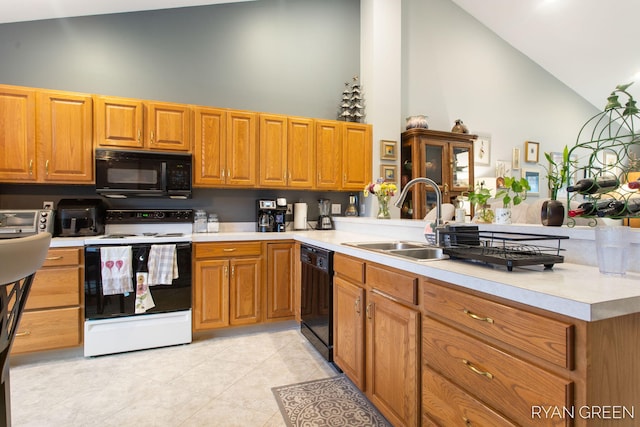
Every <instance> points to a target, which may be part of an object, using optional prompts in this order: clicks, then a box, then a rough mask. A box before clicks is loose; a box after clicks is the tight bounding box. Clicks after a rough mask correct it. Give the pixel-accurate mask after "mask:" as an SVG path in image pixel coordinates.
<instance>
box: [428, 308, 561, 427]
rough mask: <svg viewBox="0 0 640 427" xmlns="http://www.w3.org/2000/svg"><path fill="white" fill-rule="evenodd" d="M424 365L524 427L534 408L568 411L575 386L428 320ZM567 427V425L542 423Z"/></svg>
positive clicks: (559, 421)
mask: <svg viewBox="0 0 640 427" xmlns="http://www.w3.org/2000/svg"><path fill="white" fill-rule="evenodd" d="M423 326H424V330H423V347H422V348H423V354H424V355H425V360H426V364H427V365H428V366H429V367H431V368H433V369H434V370H435V371H437V372H439V373H441V374H442V375H443V376H444V377H446V378H448V379H449V380H451V381H455V383H456V384H458V385H459V386H460V387H461V388H463V389H464V390H465V391H466V392H467V393H469V394H472V395H473V396H474V397H475V398H477V399H479V400H482V401H483V402H485V403H486V404H487V405H488V406H490V407H493V408H495V409H497V410H498V411H500V412H501V413H503V414H505V415H506V416H508V417H509V418H510V419H512V420H514V421H515V422H516V423H518V424H521V425H527V424H529V423H530V422H531V410H532V409H531V408H532V406H542V407H557V408H563V407H566V408H569V407H571V406H572V405H573V383H572V382H571V381H570V380H567V379H564V378H561V377H558V376H556V375H554V374H552V373H550V372H547V371H545V370H543V369H540V368H538V367H536V366H534V365H531V364H529V363H527V362H525V361H523V360H521V359H518V358H516V357H514V356H512V355H510V354H508V353H505V352H503V351H500V350H498V349H496V348H494V347H492V346H490V345H487V344H485V343H484V342H482V341H479V340H477V339H474V338H473V337H471V336H469V335H467V334H465V333H462V332H460V331H457V330H455V329H453V328H450V327H449V326H446V325H444V324H442V323H440V322H438V321H436V320H434V319H431V318H429V317H425V319H424V323H423ZM541 421H544V422H547V423H549V424H543V425H563V424H564V423H565V422H568V420H562V419H558V418H549V419H543V420H541Z"/></svg>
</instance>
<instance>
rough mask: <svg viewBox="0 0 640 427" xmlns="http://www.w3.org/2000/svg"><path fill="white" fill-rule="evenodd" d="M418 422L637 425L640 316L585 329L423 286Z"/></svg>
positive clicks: (428, 283)
mask: <svg viewBox="0 0 640 427" xmlns="http://www.w3.org/2000/svg"><path fill="white" fill-rule="evenodd" d="M422 291H423V313H424V318H423V328H422V335H423V344H422V370H423V373H422V379H423V381H422V393H423V396H422V411H423V413H422V420H423V425H439V426H450V425H481V426H484V425H486V426H502V425H527V426H528V425H533V426H611V425H615V426H616V427H618V426H635V425H637V420H636V419H635V418H634V417H637V415H634V416H630V413H629V411H634V410H635V409H637V402H638V401H640V387H638V372H640V370H639V366H640V365H639V362H638V358H637V347H638V342H640V338H639V335H638V331H640V313H635V314H630V315H625V316H619V317H613V318H609V319H603V320H599V321H592V322H586V321H582V320H578V319H574V318H569V317H567V316H563V315H559V314H555V313H551V312H548V311H545V310H541V309H538V308H535V307H531V306H528V305H524V304H521V303H516V302H513V301H509V300H505V299H503V298H499V297H495V296H489V295H486V294H483V293H480V292H477V291H472V290H467V289H463V288H460V287H457V286H455V285H451V284H447V283H444V282H440V281H436V280H432V279H427V280H425V281H424V283H423V287H422Z"/></svg>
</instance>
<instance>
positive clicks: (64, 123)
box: [0, 86, 93, 184]
mask: <svg viewBox="0 0 640 427" xmlns="http://www.w3.org/2000/svg"><path fill="white" fill-rule="evenodd" d="M92 108H93V107H92V99H91V96H90V95H86V94H80V93H73V92H58V91H41V90H37V89H30V88H22V87H16V86H0V149H1V151H2V154H3V155H2V156H1V157H0V181H5V182H18V181H19V182H25V181H27V182H33V183H72V184H79V183H91V182H93V140H92V129H93V118H92V112H93V110H92Z"/></svg>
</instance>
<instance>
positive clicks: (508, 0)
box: [0, 0, 640, 109]
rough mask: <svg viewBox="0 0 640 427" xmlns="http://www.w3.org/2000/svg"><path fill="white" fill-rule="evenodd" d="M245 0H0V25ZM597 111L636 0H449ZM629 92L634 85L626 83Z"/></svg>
mask: <svg viewBox="0 0 640 427" xmlns="http://www.w3.org/2000/svg"><path fill="white" fill-rule="evenodd" d="M242 1H252V0H153V1H150V0H90V1H87V0H3V1H1V2H0V24H2V23H8V22H22V21H34V20H40V19H51V18H62V17H71V16H85V15H100V14H108V13H120V12H133V11H141V10H152V9H170V8H176V7H186V6H200V5H205V4H219V3H235V2H242ZM452 1H453V2H454V3H456V4H457V5H458V6H460V7H461V8H462V9H464V10H465V11H466V12H467V13H469V14H470V15H472V16H473V17H475V18H476V19H477V20H478V21H480V22H481V23H483V24H484V25H486V26H487V27H488V28H490V29H491V30H492V31H494V32H495V33H496V34H497V35H498V36H499V37H501V38H502V39H504V40H505V41H506V42H507V43H509V44H511V45H512V46H513V47H514V48H516V49H518V50H519V51H521V52H522V53H524V54H525V55H527V56H528V57H529V58H531V59H532V60H533V61H535V62H536V63H538V64H539V65H540V66H541V67H543V68H544V69H546V70H547V71H548V72H549V73H551V74H553V75H554V76H555V77H556V78H558V79H559V80H560V81H562V82H563V83H564V84H566V85H567V86H568V87H570V88H572V89H573V90H574V91H575V92H576V93H578V94H579V95H581V96H582V97H584V98H585V99H586V100H588V101H589V102H591V103H592V104H593V105H594V106H596V107H598V108H599V109H601V108H603V107H604V104H605V103H606V98H607V96H608V94H609V93H610V92H611V91H612V90H613V89H614V88H615V86H616V85H617V84H621V83H628V82H630V81H633V80H634V79H635V80H639V79H640V54H638V47H637V44H638V41H640V25H639V24H638V21H637V19H638V16H640V1H637V0H610V1H602V0H516V1H514V0H452ZM630 91H631V92H632V93H633V94H634V97H636V98H640V96H638V95H635V94H640V84H636V85H634V86H632V87H631V89H630Z"/></svg>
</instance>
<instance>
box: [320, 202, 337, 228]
mask: <svg viewBox="0 0 640 427" xmlns="http://www.w3.org/2000/svg"><path fill="white" fill-rule="evenodd" d="M318 209H319V210H320V216H319V217H318V224H317V225H316V228H317V229H318V230H332V229H333V221H331V200H329V199H319V200H318Z"/></svg>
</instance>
